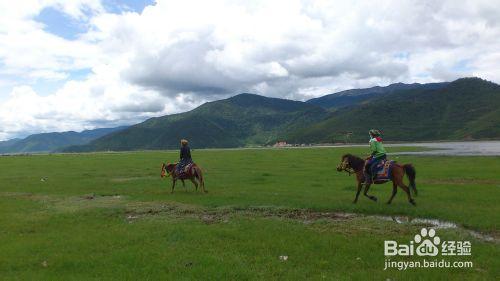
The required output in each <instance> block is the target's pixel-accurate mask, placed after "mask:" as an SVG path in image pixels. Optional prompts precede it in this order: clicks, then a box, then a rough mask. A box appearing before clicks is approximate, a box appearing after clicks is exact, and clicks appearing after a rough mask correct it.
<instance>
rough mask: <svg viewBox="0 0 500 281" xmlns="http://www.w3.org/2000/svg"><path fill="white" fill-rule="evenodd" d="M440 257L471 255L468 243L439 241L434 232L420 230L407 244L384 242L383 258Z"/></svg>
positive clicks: (425, 229) (424, 229)
mask: <svg viewBox="0 0 500 281" xmlns="http://www.w3.org/2000/svg"><path fill="white" fill-rule="evenodd" d="M439 253H441V255H449V256H452V255H458V256H468V255H471V243H470V242H469V241H441V239H440V238H439V236H437V235H436V230H434V229H432V228H430V229H427V228H425V227H424V228H422V229H421V230H420V233H418V234H416V235H415V236H414V238H413V240H411V241H410V242H409V243H408V244H405V243H398V242H396V241H393V240H386V241H384V255H385V256H413V255H417V256H422V257H423V256H430V257H435V256H437V255H438V254H439Z"/></svg>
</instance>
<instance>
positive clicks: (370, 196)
mask: <svg viewBox="0 0 500 281" xmlns="http://www.w3.org/2000/svg"><path fill="white" fill-rule="evenodd" d="M370 186H371V184H369V183H366V184H365V191H364V192H363V194H364V195H365V196H366V197H368V198H370V199H371V200H373V201H375V202H377V197H375V196H373V195H368V190H369V189H370Z"/></svg>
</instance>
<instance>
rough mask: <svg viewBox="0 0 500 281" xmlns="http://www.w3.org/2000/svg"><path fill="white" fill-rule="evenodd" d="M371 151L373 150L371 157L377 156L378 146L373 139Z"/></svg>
mask: <svg viewBox="0 0 500 281" xmlns="http://www.w3.org/2000/svg"><path fill="white" fill-rule="evenodd" d="M370 150H371V152H372V153H371V156H373V155H375V154H377V145H376V144H375V140H373V139H371V140H370Z"/></svg>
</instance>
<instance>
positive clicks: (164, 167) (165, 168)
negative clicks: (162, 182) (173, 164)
mask: <svg viewBox="0 0 500 281" xmlns="http://www.w3.org/2000/svg"><path fill="white" fill-rule="evenodd" d="M168 165H170V163H167V164H165V163H163V164H161V177H162V178H163V177H165V176H166V177H167V178H168V177H170V176H171V174H172V172H173V171H169V170H168V169H167V167H168ZM165 174H166V175H165Z"/></svg>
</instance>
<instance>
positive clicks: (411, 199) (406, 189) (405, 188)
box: [398, 180, 417, 206]
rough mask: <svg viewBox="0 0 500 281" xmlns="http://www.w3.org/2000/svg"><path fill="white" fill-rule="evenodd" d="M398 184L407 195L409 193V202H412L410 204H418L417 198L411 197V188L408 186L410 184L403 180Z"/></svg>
mask: <svg viewBox="0 0 500 281" xmlns="http://www.w3.org/2000/svg"><path fill="white" fill-rule="evenodd" d="M398 185H399V187H401V188H402V189H403V190H404V191H405V192H406V195H408V202H410V204H412V205H413V206H415V205H417V203H415V200H413V198H411V194H410V189H409V188H408V186H406V185H405V184H404V183H403V181H402V180H400V181H398Z"/></svg>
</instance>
